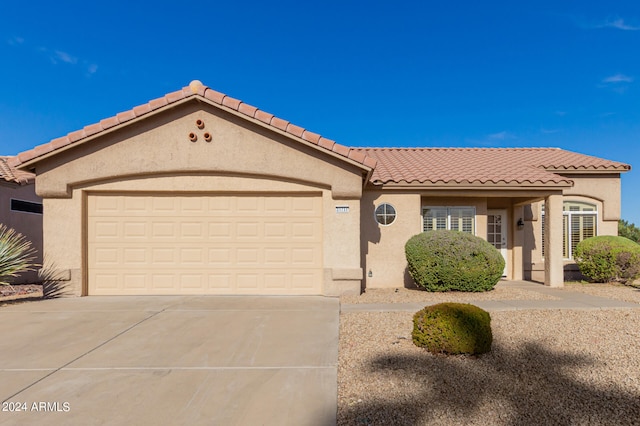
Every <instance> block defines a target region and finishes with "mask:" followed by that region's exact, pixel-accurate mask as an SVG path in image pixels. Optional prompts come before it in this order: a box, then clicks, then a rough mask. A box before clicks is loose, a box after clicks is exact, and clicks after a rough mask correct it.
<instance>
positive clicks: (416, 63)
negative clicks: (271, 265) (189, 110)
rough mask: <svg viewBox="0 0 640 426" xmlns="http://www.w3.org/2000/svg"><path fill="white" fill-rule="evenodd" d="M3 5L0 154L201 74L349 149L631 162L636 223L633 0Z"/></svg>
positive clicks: (639, 21)
mask: <svg viewBox="0 0 640 426" xmlns="http://www.w3.org/2000/svg"><path fill="white" fill-rule="evenodd" d="M7 3H8V2H7ZM11 3H13V4H11ZM11 3H9V4H4V5H3V10H2V12H1V13H0V57H1V58H2V66H1V67H0V154H4V155H12V154H17V153H19V152H21V151H24V150H27V149H30V148H32V147H34V146H35V145H39V144H41V143H45V142H48V141H49V140H51V139H54V138H56V137H59V136H63V135H65V134H67V133H68V132H70V131H73V130H77V129H79V128H82V127H83V126H85V125H88V124H92V123H95V122H97V121H99V120H100V119H102V118H106V117H110V116H113V115H115V114H116V113H117V112H120V111H123V110H128V109H130V108H132V107H133V106H136V105H139V104H142V103H145V102H147V101H148V100H150V99H153V98H156V97H159V96H162V95H164V94H165V93H167V92H171V91H174V90H178V89H180V88H181V87H183V86H186V85H188V84H189V82H190V81H191V80H194V79H198V80H201V81H202V82H203V83H204V84H206V85H208V86H210V87H212V88H213V89H216V90H218V91H221V92H223V93H226V94H228V95H230V96H232V97H235V98H238V99H241V100H243V101H245V102H247V103H249V104H252V105H255V106H257V107H259V108H260V109H263V110H265V111H268V112H270V113H273V114H275V115H277V116H279V117H281V118H284V119H287V120H289V121H291V122H293V123H296V124H298V125H300V126H303V127H305V128H308V129H309V130H311V131H314V132H316V133H320V134H322V135H323V136H325V137H328V138H330V139H333V140H336V141H337V142H339V143H341V144H344V145H351V146H434V147H442V146H446V147H537V146H539V147H560V148H564V149H568V150H572V151H576V152H580V153H584V154H590V155H595V156H599V157H604V158H608V159H612V160H617V161H623V162H627V163H630V164H631V165H632V167H634V169H633V170H632V171H631V172H629V173H627V174H625V175H623V179H622V185H623V206H622V217H623V218H624V219H627V220H629V221H631V222H634V223H636V224H640V200H639V199H638V196H637V195H638V190H637V189H636V188H637V187H638V185H639V184H640V177H639V176H638V171H637V170H636V169H640V144H639V143H638V142H639V141H640V102H639V101H640V96H639V95H640V87H639V85H640V54H639V50H640V49H639V48H640V2H637V1H611V2H600V1H598V2H596V1H563V2H557V1H553V2H551V1H536V2H514V1H487V2H471V1H449V2H433V1H405V2H399V3H397V4H393V2H389V1H384V2H383V1H376V0H370V1H367V2H364V1H362V2H356V1H348V0H343V1H333V0H330V1H324V2H313V3H310V2H301V1H281V2H257V1H251V0H250V1H244V2H229V1H212V2H191V1H188V0H186V1H181V2H165V1H155V2H153V3H146V2H145V3H143V2H130V1H129V2H117V1H116V2H114V1H111V2H104V3H102V2H86V1H82V2H80V1H75V2H74V1H58V2H44V1H38V0H36V1H32V2H20V3H21V4H20V5H18V4H16V2H11ZM138 3H140V4H138ZM478 3H481V4H478ZM558 3H559V4H558ZM496 167H499V164H497V165H496Z"/></svg>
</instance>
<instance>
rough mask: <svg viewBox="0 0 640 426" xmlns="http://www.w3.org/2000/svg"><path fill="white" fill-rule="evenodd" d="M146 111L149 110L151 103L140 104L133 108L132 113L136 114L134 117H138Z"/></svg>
mask: <svg viewBox="0 0 640 426" xmlns="http://www.w3.org/2000/svg"><path fill="white" fill-rule="evenodd" d="M148 112H151V105H149V104H142V105H138V106H137V107H135V108H133V113H134V114H135V115H136V117H140V116H141V115H144V114H146V113H148Z"/></svg>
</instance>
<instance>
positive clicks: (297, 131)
mask: <svg viewBox="0 0 640 426" xmlns="http://www.w3.org/2000/svg"><path fill="white" fill-rule="evenodd" d="M287 133H291V134H292V135H295V136H297V137H299V138H301V137H302V134H303V133H304V129H303V128H302V127H300V126H296V125H295V124H291V123H289V125H288V126H287Z"/></svg>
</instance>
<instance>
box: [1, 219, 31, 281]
mask: <svg viewBox="0 0 640 426" xmlns="http://www.w3.org/2000/svg"><path fill="white" fill-rule="evenodd" d="M35 252H36V251H35V248H33V247H32V246H31V241H28V240H27V239H26V238H25V237H24V235H22V234H20V233H18V232H16V231H15V230H14V229H13V228H9V227H7V226H6V225H4V224H0V284H3V285H9V281H8V280H7V279H8V278H10V277H16V276H18V275H19V274H21V273H23V272H27V271H33V270H34V268H35V267H36V265H35V264H34V263H33V261H34V260H35Z"/></svg>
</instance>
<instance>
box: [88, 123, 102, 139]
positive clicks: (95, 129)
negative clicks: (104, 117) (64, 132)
mask: <svg viewBox="0 0 640 426" xmlns="http://www.w3.org/2000/svg"><path fill="white" fill-rule="evenodd" d="M83 130H84V133H85V134H86V135H87V136H90V135H95V134H96V133H100V132H101V131H103V130H104V129H103V128H102V125H101V124H100V123H95V124H90V125H88V126H85V128H84V129H83Z"/></svg>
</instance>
